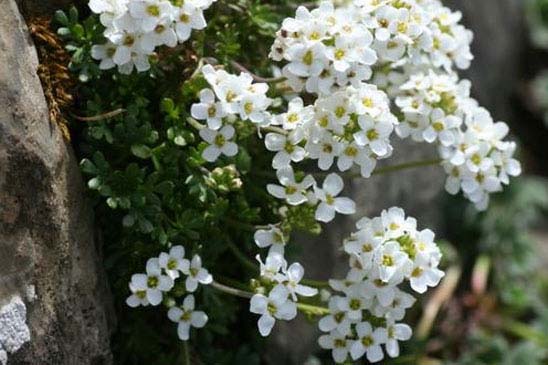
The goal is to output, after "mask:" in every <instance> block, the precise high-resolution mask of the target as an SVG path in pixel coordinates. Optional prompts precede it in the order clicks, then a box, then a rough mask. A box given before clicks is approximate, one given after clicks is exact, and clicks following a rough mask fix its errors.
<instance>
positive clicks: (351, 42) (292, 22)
mask: <svg viewBox="0 0 548 365" xmlns="http://www.w3.org/2000/svg"><path fill="white" fill-rule="evenodd" d="M372 42H373V35H372V34H371V32H370V31H369V30H368V29H367V27H366V26H365V25H363V24H360V23H359V22H358V19H356V16H355V15H354V12H353V9H352V8H349V7H341V8H337V9H335V8H334V6H333V4H332V3H331V2H329V1H324V2H322V3H321V4H320V6H319V7H318V8H316V9H314V10H312V11H309V10H308V9H306V8H305V7H303V6H300V7H299V8H298V9H297V13H296V16H295V18H287V19H285V20H284V22H283V24H282V27H281V29H280V30H279V31H278V32H277V36H276V40H275V41H274V44H273V45H272V48H271V52H270V57H271V58H272V59H273V60H275V61H281V60H285V61H287V62H288V63H287V65H285V66H284V67H283V69H282V73H283V75H284V76H286V77H287V79H288V82H289V84H290V85H291V87H292V88H293V89H294V90H295V91H299V92H300V91H302V90H303V89H306V91H307V92H309V93H317V94H329V93H330V92H331V91H332V89H333V88H334V87H336V86H346V85H348V84H349V83H350V84H356V83H359V82H361V81H365V80H367V79H369V78H370V77H371V74H372V70H371V66H372V65H374V64H375V63H376V62H377V55H376V53H375V51H373V49H372V48H371V46H372Z"/></svg>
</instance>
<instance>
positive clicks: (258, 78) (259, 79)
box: [230, 61, 287, 84]
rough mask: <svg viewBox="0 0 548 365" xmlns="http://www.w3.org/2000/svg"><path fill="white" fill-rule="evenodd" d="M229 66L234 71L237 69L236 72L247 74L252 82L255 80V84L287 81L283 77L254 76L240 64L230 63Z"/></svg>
mask: <svg viewBox="0 0 548 365" xmlns="http://www.w3.org/2000/svg"><path fill="white" fill-rule="evenodd" d="M230 65H231V66H232V67H234V68H235V69H237V70H238V71H240V72H245V73H248V74H249V75H251V77H252V78H253V80H255V81H257V82H266V83H271V84H275V83H278V82H283V81H285V80H287V78H286V77H284V76H280V77H262V76H259V75H255V74H254V73H253V72H251V71H249V70H248V69H247V68H246V67H244V66H243V65H241V64H240V63H238V62H236V61H230Z"/></svg>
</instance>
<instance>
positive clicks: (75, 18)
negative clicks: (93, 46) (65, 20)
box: [69, 6, 78, 24]
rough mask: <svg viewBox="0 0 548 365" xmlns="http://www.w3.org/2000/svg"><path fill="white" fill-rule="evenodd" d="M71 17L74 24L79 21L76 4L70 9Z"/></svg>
mask: <svg viewBox="0 0 548 365" xmlns="http://www.w3.org/2000/svg"><path fill="white" fill-rule="evenodd" d="M69 19H70V22H71V23H73V24H74V23H76V22H78V9H76V7H75V6H72V7H71V8H70V9H69Z"/></svg>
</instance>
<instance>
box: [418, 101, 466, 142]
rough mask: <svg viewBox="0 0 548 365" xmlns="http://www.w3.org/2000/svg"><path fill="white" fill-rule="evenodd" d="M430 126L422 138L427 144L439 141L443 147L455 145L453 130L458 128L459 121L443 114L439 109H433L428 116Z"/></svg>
mask: <svg viewBox="0 0 548 365" xmlns="http://www.w3.org/2000/svg"><path fill="white" fill-rule="evenodd" d="M430 121H431V122H430V126H428V127H427V128H426V129H425V130H424V132H423V133H422V136H423V138H424V140H425V141H426V142H428V143H432V142H434V141H437V140H439V141H440V143H441V144H442V145H444V146H451V145H452V144H454V143H455V140H456V136H455V133H456V131H455V129H456V128H458V127H460V125H461V123H462V121H461V119H459V118H457V117H455V116H453V115H449V116H445V113H444V112H443V110H441V109H434V110H433V111H432V113H431V114H430Z"/></svg>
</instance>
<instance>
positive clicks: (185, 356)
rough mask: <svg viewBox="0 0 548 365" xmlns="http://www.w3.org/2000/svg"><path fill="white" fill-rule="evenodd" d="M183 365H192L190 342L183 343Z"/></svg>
mask: <svg viewBox="0 0 548 365" xmlns="http://www.w3.org/2000/svg"><path fill="white" fill-rule="evenodd" d="M183 365H191V363H190V351H189V349H188V341H183Z"/></svg>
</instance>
